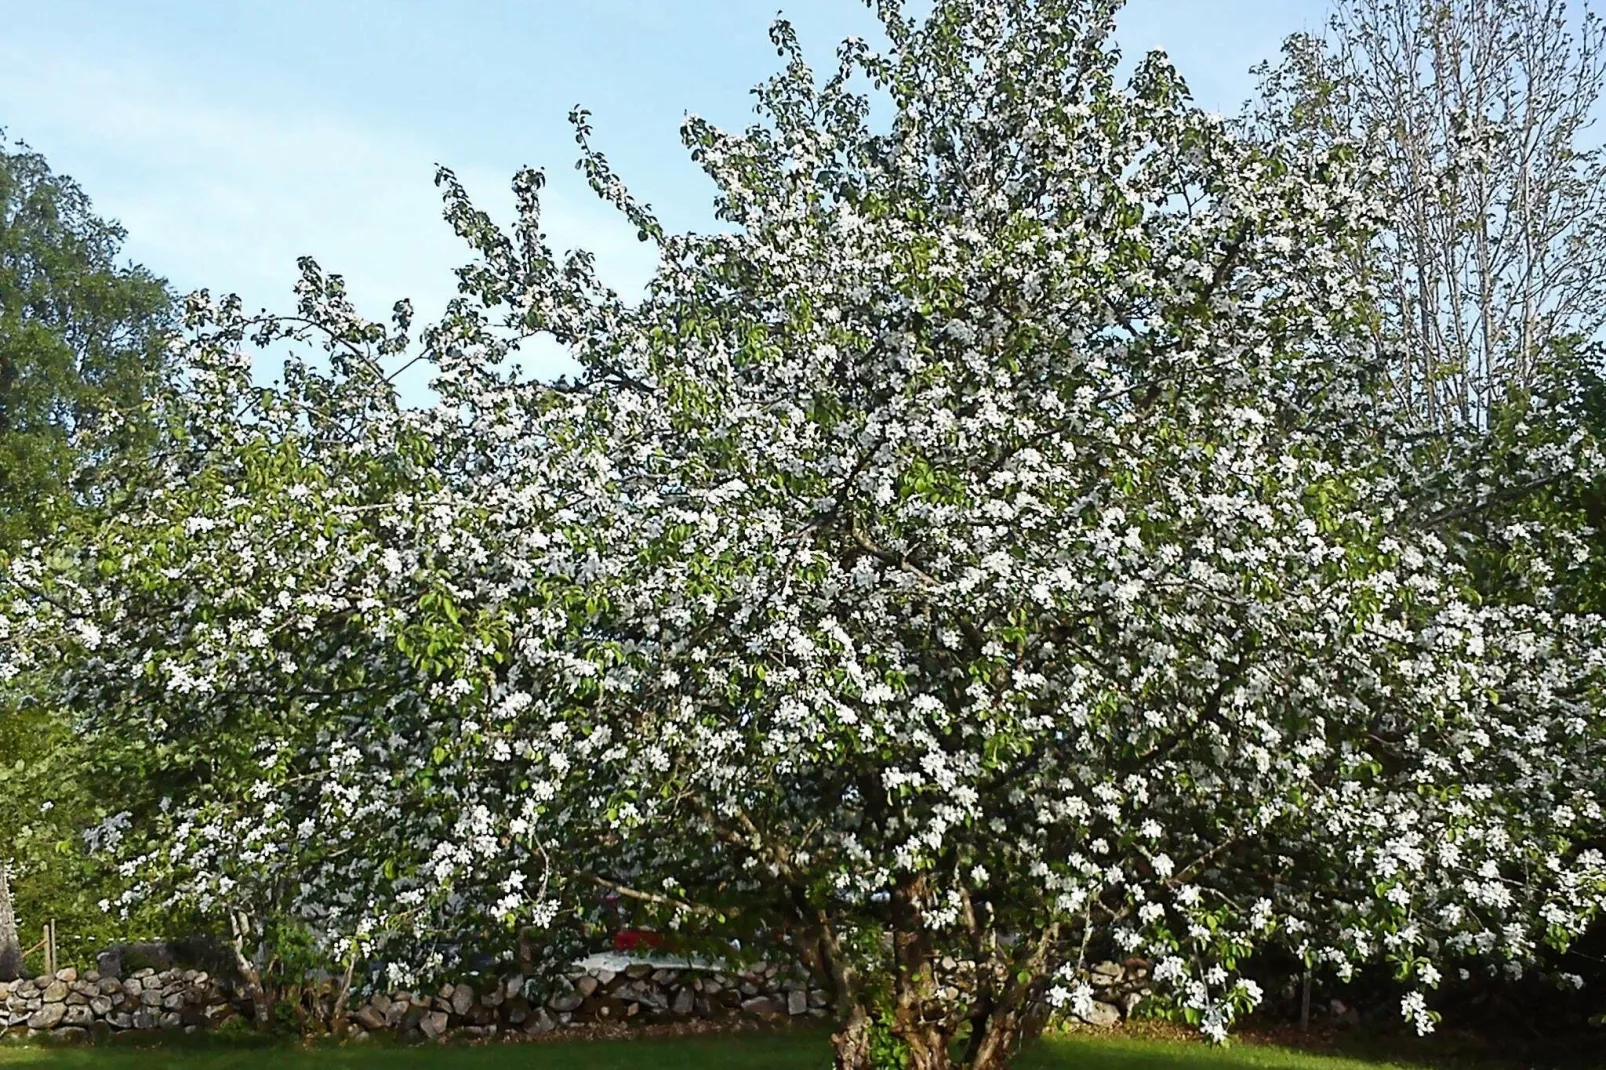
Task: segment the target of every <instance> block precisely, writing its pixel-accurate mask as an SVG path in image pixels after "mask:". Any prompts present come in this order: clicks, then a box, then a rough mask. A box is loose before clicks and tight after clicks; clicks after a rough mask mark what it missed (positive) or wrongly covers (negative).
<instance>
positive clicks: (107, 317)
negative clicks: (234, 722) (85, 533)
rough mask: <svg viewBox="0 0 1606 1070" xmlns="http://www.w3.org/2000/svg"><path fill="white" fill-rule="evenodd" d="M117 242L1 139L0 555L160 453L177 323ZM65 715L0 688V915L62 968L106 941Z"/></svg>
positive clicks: (42, 680) (56, 529)
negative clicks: (159, 395) (5, 881)
mask: <svg viewBox="0 0 1606 1070" xmlns="http://www.w3.org/2000/svg"><path fill="white" fill-rule="evenodd" d="M123 237H124V232H123V230H122V228H121V227H119V226H118V225H117V224H116V223H114V222H111V221H108V220H104V219H101V218H99V217H98V216H96V215H95V214H94V213H93V211H92V209H91V205H90V202H89V199H88V198H87V197H86V196H85V195H84V193H83V191H82V190H81V189H80V188H79V187H78V185H77V184H76V183H75V182H74V181H73V180H72V179H71V178H68V177H66V176H64V175H58V174H55V173H54V172H52V171H51V169H50V167H49V165H48V164H47V162H46V161H45V159H44V158H43V157H42V156H40V155H39V154H38V153H36V152H33V151H31V150H29V148H28V147H27V146H26V145H25V144H23V143H22V142H15V143H9V144H8V143H6V141H5V139H4V133H3V131H0V553H3V552H4V551H7V550H12V549H15V548H16V547H18V546H19V545H21V544H22V543H23V542H24V541H25V540H39V541H46V542H49V541H54V540H56V539H58V538H60V537H61V536H62V533H63V531H64V530H65V529H66V527H68V526H71V525H72V524H75V523H87V522H91V520H90V517H91V514H93V513H94V512H95V511H96V510H99V509H101V508H102V507H104V506H106V505H108V504H109V503H110V502H112V501H113V500H114V499H115V498H116V497H117V496H118V495H119V494H121V493H123V492H125V491H126V489H127V487H128V486H129V485H130V484H131V483H132V482H135V481H137V479H138V478H139V475H138V473H139V471H140V466H141V465H142V464H143V460H144V457H145V455H146V454H147V453H148V451H149V450H150V449H151V448H152V447H153V446H155V445H156V444H157V443H158V442H159V441H160V435H159V429H158V428H157V427H156V425H155V424H154V423H153V422H152V421H151V420H150V418H149V416H148V413H147V411H146V409H145V406H144V402H145V401H146V399H147V398H148V397H149V396H150V394H151V393H152V392H153V391H154V389H155V387H156V386H157V384H158V383H160V382H161V381H162V380H163V377H164V376H165V375H166V374H167V370H168V368H169V366H170V359H169V355H168V350H167V347H168V343H169V341H170V340H171V338H172V330H173V327H174V326H175V316H174V308H173V303H172V299H171V295H170V294H169V292H168V290H167V287H166V284H165V283H163V282H162V280H160V279H158V278H156V277H155V276H153V275H152V274H151V273H150V272H149V271H147V270H146V269H145V268H143V267H140V266H137V265H130V264H119V263H118V262H117V260H118V253H119V250H120V247H121V244H122V241H123ZM102 417H109V418H110V419H109V421H108V422H104V423H103V422H102V420H101V418H102ZM69 706H70V703H69V702H68V700H67V697H66V696H64V695H63V694H62V693H61V692H60V691H58V690H53V687H52V677H51V675H50V673H49V671H48V667H47V668H46V669H45V670H44V671H40V672H34V673H29V674H21V675H19V674H17V673H15V672H14V671H12V670H11V669H10V668H9V667H8V668H7V669H6V671H3V672H0V859H3V860H4V861H5V862H7V863H8V864H9V866H10V870H9V873H10V877H11V895H10V896H8V897H6V900H5V902H4V903H3V904H0V910H10V909H11V908H12V907H13V906H14V907H15V910H16V912H17V913H19V914H20V915H21V916H22V917H23V918H24V919H25V921H26V922H27V923H29V924H32V923H37V922H41V921H43V920H45V919H47V918H56V919H60V921H61V923H62V925H61V932H62V946H61V950H62V953H63V955H64V956H67V957H73V958H80V957H82V956H84V955H86V954H88V953H90V952H92V951H93V949H94V946H95V944H96V943H97V942H99V941H100V940H101V939H103V938H105V937H106V936H108V935H109V934H110V932H111V931H112V930H111V926H110V925H109V924H108V919H107V918H106V915H105V913H104V912H103V911H101V910H100V909H98V907H97V906H96V901H97V900H98V899H100V898H102V895H103V892H104V891H106V890H107V886H106V883H105V878H106V874H104V873H103V872H98V871H97V870H96V868H95V865H94V863H93V862H92V861H91V860H90V859H88V858H87V857H86V856H85V854H84V851H83V849H82V848H83V843H82V838H81V835H80V832H81V829H82V826H83V824H85V823H92V822H93V820H94V819H95V817H96V816H97V811H96V810H95V804H96V802H97V800H96V798H95V797H94V793H93V792H92V791H91V790H90V782H89V775H90V772H89V770H90V760H91V758H92V757H93V755H91V753H90V752H88V751H87V750H85V749H84V748H83V747H82V746H81V740H80V739H79V738H78V736H77V734H76V732H75V731H74V727H73V723H72V718H71V713H70V709H69ZM0 935H3V926H0Z"/></svg>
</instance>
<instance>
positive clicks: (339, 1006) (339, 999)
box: [329, 941, 357, 1036]
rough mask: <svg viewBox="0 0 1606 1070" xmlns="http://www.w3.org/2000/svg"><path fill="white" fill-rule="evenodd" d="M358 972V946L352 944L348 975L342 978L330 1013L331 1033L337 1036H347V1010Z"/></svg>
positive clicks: (347, 962) (354, 942) (354, 943)
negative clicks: (354, 978) (352, 981)
mask: <svg viewBox="0 0 1606 1070" xmlns="http://www.w3.org/2000/svg"><path fill="white" fill-rule="evenodd" d="M356 972H357V944H356V941H353V942H352V947H351V958H349V959H347V960H346V973H345V975H344V976H343V977H341V978H340V990H339V993H338V994H337V995H336V996H335V1006H334V1010H332V1011H331V1012H330V1013H329V1031H330V1032H332V1033H334V1034H335V1035H336V1036H345V1035H346V1009H347V1006H348V1005H349V1002H350V999H351V978H352V976H353V975H354V974H355V973H356Z"/></svg>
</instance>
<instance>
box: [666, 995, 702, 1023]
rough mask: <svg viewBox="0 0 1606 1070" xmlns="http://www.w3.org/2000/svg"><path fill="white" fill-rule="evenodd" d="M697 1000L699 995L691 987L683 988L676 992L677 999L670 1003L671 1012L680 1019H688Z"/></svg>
mask: <svg viewBox="0 0 1606 1070" xmlns="http://www.w3.org/2000/svg"><path fill="white" fill-rule="evenodd" d="M696 999H697V994H696V993H695V992H693V991H692V990H691V989H690V988H689V987H683V988H681V989H679V990H677V991H676V992H675V998H674V999H673V1000H672V1001H671V1002H670V1004H669V1010H670V1011H671V1013H673V1014H675V1015H676V1016H678V1017H681V1018H685V1017H688V1016H690V1014H691V1012H692V1007H693V1006H694V1004H695V1001H696Z"/></svg>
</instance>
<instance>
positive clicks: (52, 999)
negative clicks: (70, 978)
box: [44, 981, 69, 1003]
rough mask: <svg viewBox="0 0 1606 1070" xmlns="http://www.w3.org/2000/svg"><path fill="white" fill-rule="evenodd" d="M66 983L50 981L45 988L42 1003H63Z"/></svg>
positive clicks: (66, 990) (65, 996) (65, 997)
mask: <svg viewBox="0 0 1606 1070" xmlns="http://www.w3.org/2000/svg"><path fill="white" fill-rule="evenodd" d="M68 991H69V990H68V988H67V982H66V981H52V982H50V984H49V985H47V986H46V987H45V994H44V1001H45V1002H46V1003H64V1002H66V999H67V992H68Z"/></svg>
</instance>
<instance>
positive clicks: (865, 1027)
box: [831, 1007, 875, 1070]
mask: <svg viewBox="0 0 1606 1070" xmlns="http://www.w3.org/2000/svg"><path fill="white" fill-rule="evenodd" d="M831 1045H832V1047H833V1048H834V1049H835V1051H836V1061H835V1062H833V1063H832V1067H833V1070H875V1061H874V1057H873V1055H872V1053H871V1051H870V1016H869V1015H868V1014H866V1013H865V1011H864V1008H863V1007H854V1008H853V1012H852V1013H851V1014H850V1015H849V1016H848V1020H847V1021H846V1022H845V1023H844V1024H843V1026H842V1031H841V1032H840V1033H837V1034H835V1035H833V1036H832V1037H831Z"/></svg>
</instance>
